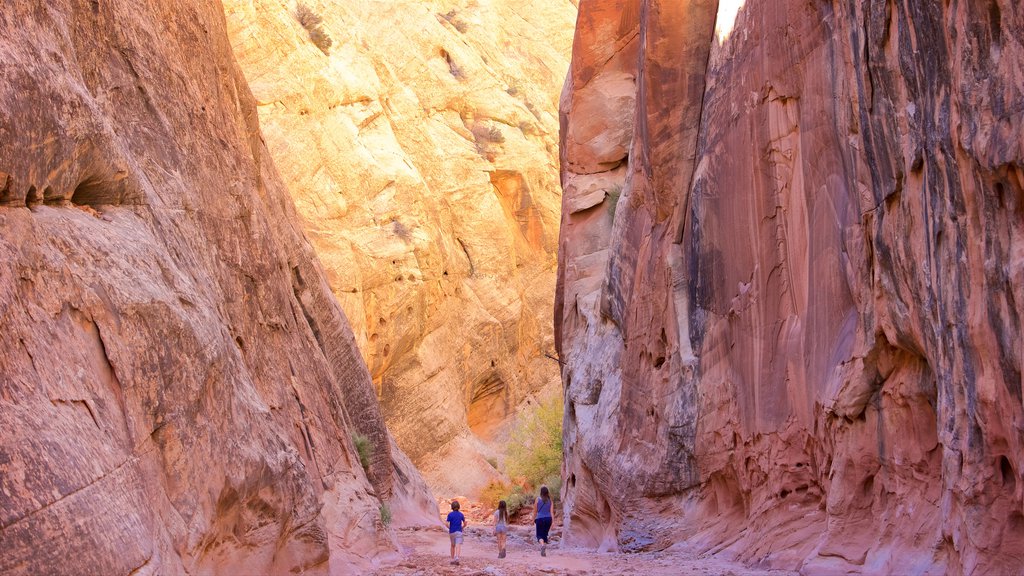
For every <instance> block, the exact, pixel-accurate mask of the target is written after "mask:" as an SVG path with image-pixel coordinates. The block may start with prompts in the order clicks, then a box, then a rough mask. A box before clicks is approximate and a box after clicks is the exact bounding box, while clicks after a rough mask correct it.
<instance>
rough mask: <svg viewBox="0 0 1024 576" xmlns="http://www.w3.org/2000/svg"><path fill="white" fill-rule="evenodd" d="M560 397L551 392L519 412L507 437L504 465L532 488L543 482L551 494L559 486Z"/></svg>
mask: <svg viewBox="0 0 1024 576" xmlns="http://www.w3.org/2000/svg"><path fill="white" fill-rule="evenodd" d="M562 409H563V408H562V398H561V397H560V396H552V397H551V398H548V399H546V400H544V401H542V402H540V403H538V404H535V405H534V406H533V407H532V408H531V409H528V410H526V411H524V412H522V413H520V415H519V418H518V419H517V420H516V424H515V427H514V428H513V429H512V435H511V438H510V439H509V445H508V456H507V458H506V460H505V467H506V468H507V471H508V474H509V475H510V476H512V477H513V478H523V479H524V480H526V482H527V483H528V484H529V485H530V486H532V487H533V488H537V487H539V486H540V485H542V484H545V483H546V484H547V486H548V489H550V490H551V493H552V497H553V498H554V497H555V494H557V493H558V491H559V488H560V487H561V480H560V474H561V469H562Z"/></svg>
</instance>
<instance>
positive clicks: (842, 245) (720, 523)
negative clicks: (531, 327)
mask: <svg viewBox="0 0 1024 576" xmlns="http://www.w3.org/2000/svg"><path fill="white" fill-rule="evenodd" d="M1021 29H1024V6H1022V5H1020V4H1019V3H1017V2H1009V1H1005V0H1004V1H986V2H969V3H965V2H956V3H911V4H897V3H892V2H880V1H879V2H853V1H839V0H837V1H833V2H816V3H810V4H808V3H806V2H796V1H779V2H774V1H772V2H769V1H767V0H746V2H743V1H727V0H722V1H720V2H719V1H715V0H679V1H674V2H664V1H658V0H644V1H641V0H594V1H591V2H586V3H582V4H581V6H580V17H579V22H578V26H577V35H576V40H575V45H574V52H573V63H572V65H571V69H570V73H569V76H568V78H567V81H566V88H565V91H564V92H563V97H562V170H563V171H562V182H563V188H564V198H563V221H562V229H561V240H560V265H559V283H558V285H559V292H558V294H557V295H556V340H557V341H558V343H559V346H560V352H561V354H562V356H563V358H564V359H565V360H566V362H567V365H566V367H565V369H564V371H563V383H564V384H565V387H566V414H567V416H566V430H565V445H566V462H565V467H564V476H565V478H566V488H565V489H564V491H563V494H564V496H565V499H566V527H565V532H566V536H565V538H566V541H567V542H570V543H576V544H581V545H587V546H599V547H604V548H618V549H625V550H640V549H657V548H664V547H667V546H670V545H671V544H673V543H675V542H679V541H682V540H685V541H687V542H689V543H690V544H695V545H698V546H700V547H702V549H704V550H708V551H714V552H720V553H722V554H726V555H729V556H732V557H735V558H738V559H741V560H743V561H746V562H751V563H759V564H761V565H765V566H776V567H782V568H790V569H800V570H802V571H804V572H806V573H809V574H827V573H847V572H855V573H856V572H864V573H907V572H916V573H944V572H949V573H979V574H980V573H1015V572H1017V571H1019V570H1020V565H1021V561H1022V559H1024V505H1022V492H1024V490H1022V487H1024V483H1022V478H1021V469H1022V467H1024V446H1022V444H1024V408H1022V400H1021V386H1022V380H1021V356H1022V340H1021V325H1020V317H1021V312H1022V307H1024V238H1022V233H1024V140H1022V138H1021V134H1022V133H1024V132H1022V130H1024V114H1022V110H1024V76H1022V74H1021V70H1022V69H1024V46H1022V44H1021V39H1020V35H1019V34H1018V33H1017V32H1016V31H1019V30H1021ZM626 79H628V80H629V81H631V82H632V83H633V90H632V92H631V93H629V92H628V91H626V90H624V87H623V86H624V85H625V83H626ZM627 139H628V145H624V142H626V141H627Z"/></svg>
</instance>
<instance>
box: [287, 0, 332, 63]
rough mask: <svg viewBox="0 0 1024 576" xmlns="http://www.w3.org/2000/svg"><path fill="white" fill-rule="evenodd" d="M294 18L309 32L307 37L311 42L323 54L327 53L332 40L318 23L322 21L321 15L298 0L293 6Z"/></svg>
mask: <svg viewBox="0 0 1024 576" xmlns="http://www.w3.org/2000/svg"><path fill="white" fill-rule="evenodd" d="M295 18H296V19H298V21H299V24H301V25H302V27H303V28H305V29H306V32H308V33H309V39H310V40H311V41H312V42H313V44H314V45H315V46H316V47H317V48H319V49H320V51H321V52H323V53H324V54H329V53H330V50H331V45H332V44H334V40H331V37H330V36H328V35H327V33H326V32H324V29H323V28H321V27H320V24H322V23H323V21H324V19H323V17H322V16H320V15H319V14H317V13H316V12H314V11H313V9H312V8H310V7H309V6H306V5H305V4H303V3H301V2H300V3H299V4H298V6H296V7H295Z"/></svg>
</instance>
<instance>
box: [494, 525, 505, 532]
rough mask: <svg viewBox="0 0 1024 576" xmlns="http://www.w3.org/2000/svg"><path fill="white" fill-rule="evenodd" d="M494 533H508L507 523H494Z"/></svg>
mask: <svg viewBox="0 0 1024 576" xmlns="http://www.w3.org/2000/svg"><path fill="white" fill-rule="evenodd" d="M494 533H495V534H508V525H507V524H495V526H494Z"/></svg>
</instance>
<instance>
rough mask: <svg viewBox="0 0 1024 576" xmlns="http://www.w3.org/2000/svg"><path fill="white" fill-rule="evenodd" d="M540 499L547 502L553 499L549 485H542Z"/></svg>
mask: <svg viewBox="0 0 1024 576" xmlns="http://www.w3.org/2000/svg"><path fill="white" fill-rule="evenodd" d="M540 499H541V500H544V501H545V502H550V501H551V492H549V491H548V487H547V486H541V487H540Z"/></svg>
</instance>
